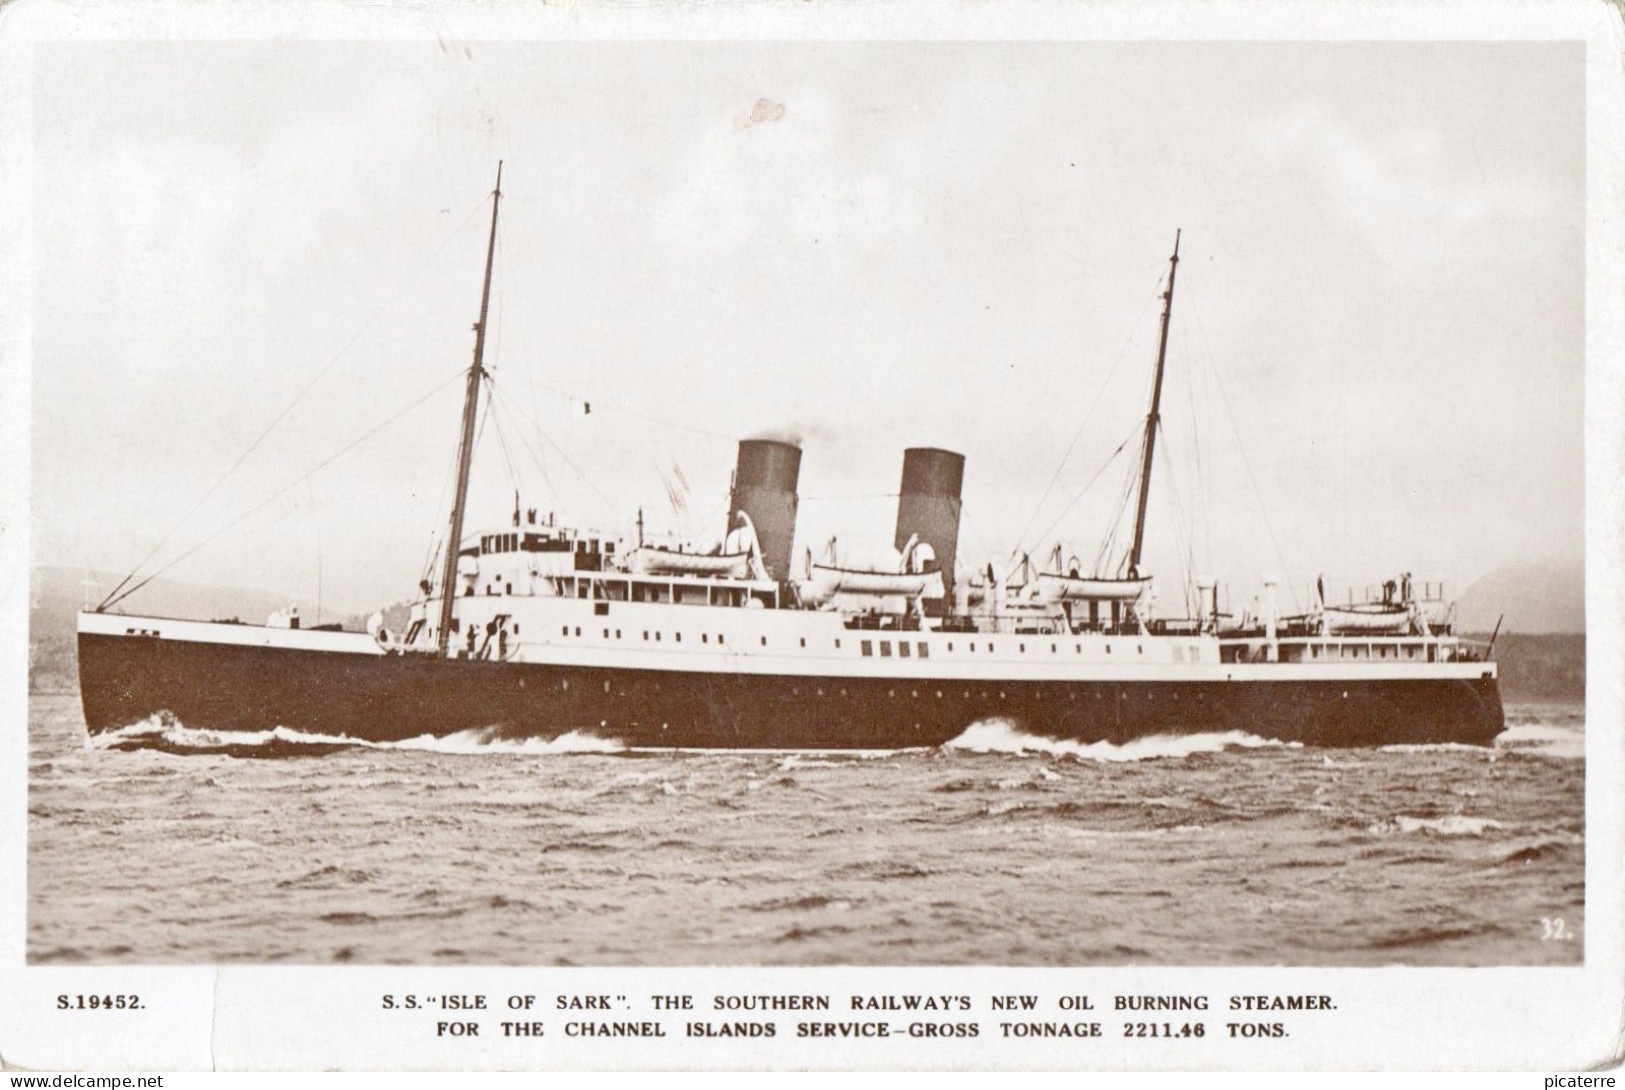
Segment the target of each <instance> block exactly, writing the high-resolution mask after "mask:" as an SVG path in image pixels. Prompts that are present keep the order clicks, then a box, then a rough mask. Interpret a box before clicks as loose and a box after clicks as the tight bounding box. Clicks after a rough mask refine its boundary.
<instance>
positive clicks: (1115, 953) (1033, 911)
mask: <svg viewBox="0 0 1625 1090" xmlns="http://www.w3.org/2000/svg"><path fill="white" fill-rule="evenodd" d="M1584 720H1585V716H1584V709H1583V708H1582V707H1581V706H1579V705H1511V706H1509V708H1508V723H1509V729H1508V730H1507V732H1506V733H1505V734H1503V735H1502V736H1501V738H1500V739H1499V740H1498V742H1497V744H1496V745H1495V747H1494V748H1490V749H1482V748H1473V747H1464V746H1393V747H1388V748H1383V749H1366V750H1318V749H1305V748H1301V747H1297V746H1287V745H1280V744H1274V743H1269V742H1265V741H1263V740H1262V739H1259V738H1254V737H1251V736H1249V735H1246V734H1242V733H1229V734H1210V735H1197V736H1192V737H1183V738H1151V739H1146V740H1143V741H1139V742H1135V743H1132V744H1129V745H1125V746H1110V745H1104V744H1101V745H1078V744H1071V743H1058V742H1052V741H1045V740H1042V739H1037V738H1033V737H1029V736H1025V735H1023V734H1021V733H1020V731H1019V730H1018V729H1017V728H1016V727H1015V726H1014V725H1012V724H1009V723H1003V722H997V721H990V722H986V723H980V724H977V725H975V726H973V727H971V728H970V729H969V730H967V731H966V732H965V734H964V735H962V736H961V737H960V738H958V739H957V740H955V741H954V742H953V743H951V744H950V745H948V746H945V747H942V748H940V749H931V750H903V751H897V752H891V753H883V754H867V755H859V754H852V753H826V754H797V755H789V754H758V753H735V752H725V753H718V752H695V753H634V752H623V751H619V750H618V748H617V747H616V746H615V745H614V744H612V743H608V742H605V741H603V740H601V739H596V738H588V737H581V736H566V737H565V738H562V739H560V740H558V741H556V742H552V743H547V744H543V743H534V744H514V743H491V742H485V741H482V740H481V739H480V738H479V737H478V736H475V735H472V734H471V735H462V736H455V737H452V738H449V739H443V740H438V741H436V740H430V739H423V740H420V741H417V742H406V743H401V744H396V745H386V746H375V745H359V744H345V743H342V742H340V741H336V740H333V739H321V738H311V737H306V736H301V735H299V734H297V733H293V732H289V731H284V730H278V731H274V732H267V733H266V734H263V735H247V736H241V735H237V736H228V735H220V734H216V733H213V732H210V731H207V730H201V729H194V728H191V727H188V726H184V725H181V724H175V723H168V724H166V723H160V722H156V721H154V722H149V723H145V724H140V725H138V726H137V727H134V728H130V729H128V730H126V731H124V732H121V733H120V734H117V735H113V736H109V737H103V738H99V739H97V740H95V741H94V742H92V741H90V740H89V739H88V738H87V736H86V733H85V729H84V723H83V719H82V718H81V716H80V711H79V704H78V698H77V697H76V696H74V695H71V694H69V695H37V696H35V697H34V698H33V701H32V703H31V711H30V720H29V795H28V814H29V818H28V842H29V852H28V956H29V959H30V960H31V961H33V962H36V963H38V962H102V963H108V962H115V963H131V964H142V963H208V962H234V961H241V962H287V963H312V962H320V963H329V962H356V963H371V962H379V963H384V962H388V963H416V964H497V965H523V964H528V965H638V964H647V965H687V964H736V965H748V964H771V965H823V964H860V965H888V964H897V965H903V964H989V965H1097V964H1145V965H1157V964H1172V965H1233V964H1255V965H1277V964H1286V965H1384V964H1418V965H1525V964H1577V963H1579V962H1580V961H1581V959H1582V955H1583V938H1582V936H1583V934H1584V922H1585V919H1584V918H1585V911H1584V836H1583V833H1584V772H1585V762H1584ZM1557 920H1561V921H1562V924H1561V925H1556V924H1554V921H1557ZM1563 935H1568V936H1571V937H1569V938H1566V939H1565V938H1563V937H1562V936H1563Z"/></svg>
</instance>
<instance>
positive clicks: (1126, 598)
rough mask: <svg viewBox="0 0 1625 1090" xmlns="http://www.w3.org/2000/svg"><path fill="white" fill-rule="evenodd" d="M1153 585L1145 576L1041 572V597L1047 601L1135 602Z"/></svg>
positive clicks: (1039, 588) (1039, 580)
mask: <svg viewBox="0 0 1625 1090" xmlns="http://www.w3.org/2000/svg"><path fill="white" fill-rule="evenodd" d="M1150 585H1151V580H1150V578H1149V577H1147V578H1142V579H1105V578H1101V577H1099V576H1093V575H1061V574H1060V573H1058V572H1039V573H1038V597H1039V598H1041V599H1042V600H1044V601H1046V602H1083V601H1095V602H1133V601H1137V600H1138V599H1139V597H1140V595H1142V594H1144V593H1145V589H1146V588H1147V587H1149V586H1150Z"/></svg>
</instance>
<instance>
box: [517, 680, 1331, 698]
mask: <svg viewBox="0 0 1625 1090" xmlns="http://www.w3.org/2000/svg"><path fill="white" fill-rule="evenodd" d="M521 687H522V686H521ZM569 688H570V679H569V678H561V679H560V680H559V689H560V690H561V691H565V692H568V691H569ZM656 688H658V686H656ZM609 691H610V683H609V682H608V681H607V680H606V681H605V682H604V692H606V693H607V692H609ZM813 692H814V694H815V695H817V696H823V695H824V690H823V689H821V688H816V689H814V690H813ZM989 694H990V690H987V689H984V690H982V699H983V700H990V699H992V697H991V696H990V695H989ZM621 695H622V696H625V695H627V694H626V693H625V691H622V693H621ZM790 695H791V696H800V695H801V689H800V687H799V686H798V687H792V688H791V690H790ZM840 695H841V696H846V695H847V691H846V689H844V688H843V689H841V692H840ZM908 695H909V696H910V697H911V698H912V699H915V700H918V699H919V697H920V691H919V690H918V689H910V690H909V693H908ZM934 695H935V697H936V699H938V700H941V699H942V690H941V689H937V690H935V692H934ZM961 695H962V696H963V697H964V699H966V700H969V699H971V692H970V690H969V689H965V690H962V694H961ZM1348 695H1349V694H1348V693H1346V692H1345V693H1344V694H1343V696H1344V697H1347V696H1348ZM886 696H887V697H888V698H890V699H896V697H897V690H896V689H887V690H886ZM1037 697H1038V699H1040V700H1042V699H1044V692H1043V690H1039V692H1038V693H1037ZM1077 698H1078V694H1077V693H1075V692H1070V693H1068V694H1067V699H1069V700H1076V699H1077ZM1128 698H1129V694H1128V693H1127V692H1126V691H1124V690H1121V689H1119V690H1118V692H1117V699H1119V700H1127V699H1128ZM1145 698H1146V699H1147V700H1155V699H1156V694H1155V693H1152V692H1147V693H1146V694H1145ZM999 699H1000V700H1004V699H1005V694H1004V691H1003V690H1000V691H999ZM1095 699H1096V700H1103V699H1105V695H1104V694H1103V693H1101V692H1099V691H1096V693H1095ZM1174 699H1175V700H1178V699H1179V694H1178V693H1177V692H1176V693H1174ZM1196 699H1197V700H1204V699H1206V697H1205V695H1204V694H1202V693H1200V692H1198V693H1197V694H1196Z"/></svg>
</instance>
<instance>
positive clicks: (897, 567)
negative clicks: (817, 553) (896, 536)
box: [800, 535, 947, 602]
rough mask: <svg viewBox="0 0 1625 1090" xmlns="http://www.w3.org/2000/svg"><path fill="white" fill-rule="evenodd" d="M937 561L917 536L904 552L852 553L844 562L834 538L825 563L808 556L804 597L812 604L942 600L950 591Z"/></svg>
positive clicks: (802, 586)
mask: <svg viewBox="0 0 1625 1090" xmlns="http://www.w3.org/2000/svg"><path fill="white" fill-rule="evenodd" d="M865 559H866V560H867V562H865ZM936 559H937V558H936V553H935V552H934V551H932V549H931V546H930V545H929V544H927V543H926V542H923V541H921V540H920V539H919V536H918V535H915V536H913V537H910V538H909V540H908V543H907V544H906V545H904V546H903V549H902V551H901V552H898V551H897V550H894V549H890V548H883V549H878V550H875V551H874V553H872V554H871V555H870V556H869V557H867V558H860V557H858V556H857V555H856V554H855V553H849V555H848V556H847V557H846V558H845V559H844V560H841V559H838V558H837V553H836V548H835V539H834V538H831V539H830V541H829V545H828V546H827V547H826V549H825V558H824V561H823V562H822V563H820V562H818V561H815V560H813V559H812V557H811V555H809V556H808V558H807V579H806V581H805V582H804V583H802V584H801V587H800V590H801V596H802V599H803V600H805V601H813V602H825V601H828V600H829V599H831V598H833V597H834V596H835V595H837V594H864V595H872V596H876V597H884V598H889V597H906V598H928V599H931V600H936V599H940V598H942V597H943V596H944V595H945V594H946V593H947V592H946V590H945V589H944V586H943V582H942V572H941V571H939V570H937V567H936ZM927 568H929V569H930V570H929V571H927V570H925V569H927Z"/></svg>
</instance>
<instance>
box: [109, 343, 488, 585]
mask: <svg viewBox="0 0 1625 1090" xmlns="http://www.w3.org/2000/svg"><path fill="white" fill-rule="evenodd" d="M462 374H463V372H462V370H461V369H460V368H459V369H458V371H457V373H456V374H453V375H452V376H451V377H450V378H447V379H444V380H442V381H441V382H438V383H436V384H435V385H434V387H433V388H431V389H430V390H429V391H428V392H426V393H425V394H424V395H423V396H422V397H419V398H418V399H417V400H416V401H413V402H412V403H411V404H409V405H407V406H405V407H404V408H402V409H400V410H398V411H397V412H395V413H392V414H391V415H390V416H388V417H387V418H385V419H384V420H382V421H380V422H379V423H378V424H376V425H374V426H373V427H371V428H369V429H368V430H367V431H366V432H364V433H362V434H361V435H359V436H357V437H356V438H355V439H352V440H351V441H350V442H349V443H347V444H345V445H344V446H343V447H341V448H339V449H338V450H337V451H335V452H334V453H333V454H330V455H329V456H328V457H326V458H324V459H323V460H322V461H320V462H318V463H317V464H316V465H314V466H312V467H311V468H310V469H308V470H306V471H305V472H304V473H302V474H300V475H299V476H298V477H296V478H294V479H293V480H292V481H290V482H288V483H287V484H286V485H284V486H282V487H281V488H279V489H277V490H276V491H275V492H273V493H271V494H270V495H269V496H267V497H265V499H263V500H261V501H260V502H259V503H257V504H255V505H254V506H253V507H250V508H249V509H248V510H247V511H244V512H243V513H242V514H240V515H238V516H237V517H236V518H234V519H232V520H231V521H230V522H228V523H226V524H225V525H224V526H221V527H220V528H219V529H217V530H215V531H214V533H212V534H210V535H209V536H208V537H206V538H204V539H203V540H202V541H199V542H198V543H197V544H196V545H193V546H192V547H191V548H190V549H187V550H186V551H185V552H184V553H181V554H180V555H179V556H177V557H176V558H175V559H173V560H171V561H170V562H169V563H167V564H165V565H164V566H163V567H161V568H159V569H158V570H157V571H155V572H153V573H152V574H150V575H148V576H147V577H146V578H144V579H142V580H141V581H140V582H139V583H136V584H135V585H134V586H131V587H129V588H127V589H125V590H124V592H123V593H122V594H119V595H118V596H117V597H114V598H110V599H109V600H108V601H106V602H104V603H103V604H102V607H101V610H98V611H97V612H101V611H102V610H106V609H111V608H112V607H113V606H116V605H118V604H119V603H120V602H122V601H124V599H126V598H128V597H129V596H130V595H132V594H134V593H135V592H136V591H138V590H140V589H141V588H142V587H144V586H146V585H147V584H148V583H150V582H152V581H153V580H154V579H156V578H158V577H159V576H160V575H163V574H164V573H165V572H167V571H169V570H170V569H171V568H173V567H174V566H175V565H177V564H179V563H181V561H183V560H186V559H187V558H188V557H190V556H192V554H194V553H196V552H197V551H198V550H199V549H202V548H203V547H204V546H205V545H208V544H210V543H211V542H213V541H214V540H215V539H217V538H219V537H220V535H222V534H224V533H226V532H227V531H228V530H232V529H234V528H235V527H237V526H238V525H240V524H241V523H242V522H244V521H245V520H247V519H248V518H249V517H251V516H253V515H256V514H258V513H259V512H260V511H262V510H264V509H265V508H266V507H269V506H270V505H271V504H272V503H274V502H275V501H276V500H278V499H281V498H282V497H283V496H284V495H286V494H287V493H288V492H290V491H292V490H293V489H295V488H297V487H298V486H299V485H301V484H303V483H304V482H305V481H308V480H309V479H310V478H312V477H314V476H315V475H316V474H318V473H320V472H321V471H322V470H324V469H326V468H327V467H328V466H330V465H332V464H333V463H334V462H336V461H338V460H339V459H340V458H342V457H344V456H345V455H346V454H348V453H350V451H352V450H354V449H355V448H356V447H359V446H360V445H361V444H362V443H365V442H366V441H367V440H368V439H371V438H372V437H373V436H374V435H377V434H378V433H379V432H381V431H383V430H384V429H385V428H387V427H389V426H390V425H391V424H393V423H395V422H396V421H397V420H399V419H400V418H401V417H403V416H405V415H407V414H408V413H410V412H411V411H412V410H414V409H416V408H417V407H418V406H420V405H422V404H423V403H424V402H426V401H428V400H429V399H430V398H432V397H434V396H435V395H436V394H438V393H440V391H442V390H444V389H446V387H448V386H450V385H451V384H452V383H454V382H456V381H457V380H458V379H459V378H461V377H462Z"/></svg>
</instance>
